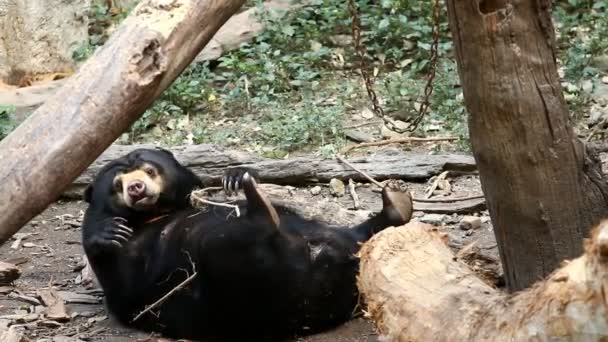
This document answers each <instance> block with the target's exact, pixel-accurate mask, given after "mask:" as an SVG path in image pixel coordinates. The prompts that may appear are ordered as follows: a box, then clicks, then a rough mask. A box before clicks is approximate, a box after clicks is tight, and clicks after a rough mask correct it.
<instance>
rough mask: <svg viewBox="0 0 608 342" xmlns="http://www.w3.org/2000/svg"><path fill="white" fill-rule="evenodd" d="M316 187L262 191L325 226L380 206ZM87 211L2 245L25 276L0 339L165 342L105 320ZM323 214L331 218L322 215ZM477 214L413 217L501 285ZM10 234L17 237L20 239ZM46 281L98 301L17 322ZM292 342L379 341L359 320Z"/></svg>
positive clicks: (65, 214)
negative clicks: (471, 222) (86, 264)
mask: <svg viewBox="0 0 608 342" xmlns="http://www.w3.org/2000/svg"><path fill="white" fill-rule="evenodd" d="M448 179H449V177H448ZM450 183H451V186H452V193H451V194H450V196H454V197H461V196H466V195H468V194H472V193H480V192H481V191H480V185H479V180H478V178H477V176H475V175H469V176H459V177H457V178H455V179H450ZM429 184H430V181H429V182H428V183H427V184H420V183H418V184H416V183H413V184H408V186H409V188H410V190H411V191H412V192H413V194H414V196H415V197H422V195H423V192H424V190H425V188H426V187H427V186H428V185H429ZM319 186H320V187H321V192H320V193H319V194H316V195H313V192H314V191H311V188H293V187H284V186H277V185H267V184H266V185H264V189H265V191H266V192H267V193H268V194H269V196H270V197H271V198H272V199H273V200H281V199H288V201H287V205H291V206H293V207H296V208H298V209H299V210H300V211H301V212H302V213H303V214H305V215H309V216H315V217H317V218H325V219H327V220H326V221H327V222H328V223H330V224H348V225H351V224H355V223H358V222H360V221H362V220H364V219H365V217H367V216H368V215H369V213H371V212H376V211H378V210H379V209H380V208H381V201H380V198H379V194H378V189H376V188H375V187H374V186H370V185H360V186H358V187H357V190H356V191H357V194H358V195H359V197H360V202H361V209H359V210H353V199H352V197H351V196H350V195H349V194H348V192H347V193H346V194H345V195H344V196H342V197H335V196H333V195H331V194H330V189H329V187H328V186H327V185H322V184H320V185H319ZM311 203H312V205H311ZM304 204H306V206H304ZM85 210H86V203H83V202H82V201H59V202H56V203H55V204H53V205H51V206H50V207H49V208H48V209H47V210H46V211H45V212H43V213H42V214H41V215H39V216H38V217H36V218H35V219H34V220H32V221H31V222H30V223H29V224H27V226H25V227H24V228H23V229H22V230H21V231H20V232H19V233H20V234H26V238H24V239H22V240H21V242H20V243H19V245H18V246H16V245H15V244H16V242H15V241H16V240H15V239H13V240H12V241H10V242H8V243H6V244H5V245H3V246H2V247H0V260H2V261H6V262H10V263H14V264H18V265H19V267H20V269H21V270H22V275H21V277H20V278H19V279H18V280H17V281H15V283H14V287H8V288H7V287H4V288H0V294H1V295H0V334H1V332H2V330H3V329H5V328H6V326H8V325H14V324H23V326H24V329H23V334H24V335H25V336H26V337H28V338H30V339H31V340H34V341H53V342H54V341H64V342H65V341H78V340H86V341H134V340H137V341H167V339H164V338H162V337H159V336H154V335H150V334H146V333H140V332H136V331H133V330H131V329H128V328H124V327H121V326H119V325H118V324H117V323H116V322H115V321H113V320H112V319H111V318H108V316H107V313H106V312H105V310H104V307H103V305H102V304H101V291H99V290H98V289H94V288H92V287H94V285H92V284H88V285H86V284H84V283H83V281H82V278H83V277H82V275H81V269H82V268H83V261H82V260H83V258H82V257H83V250H82V246H81V242H80V234H81V232H80V224H81V222H82V216H83V213H84V211H85ZM328 212H330V213H332V215H327V214H326V213H328ZM324 213H325V215H324ZM478 215H480V216H481V221H482V225H481V227H479V228H477V229H469V230H462V229H460V228H459V222H460V220H461V216H458V215H425V213H422V212H415V213H414V220H435V221H436V220H440V222H435V224H437V225H441V226H442V229H444V230H445V232H446V233H447V234H448V236H449V245H450V246H451V247H452V248H453V249H454V251H455V252H457V251H458V250H460V249H461V248H462V247H464V246H467V245H470V244H471V243H472V242H475V246H476V247H478V248H477V251H478V253H479V254H480V258H478V259H480V260H482V259H483V260H486V259H489V260H491V262H490V265H485V266H484V267H485V270H486V271H488V270H489V269H492V271H491V272H490V273H492V272H493V273H492V274H494V276H495V277H494V278H495V279H492V280H491V281H493V282H499V279H500V272H501V271H500V266H499V262H498V254H497V249H496V243H495V241H494V236H493V233H492V228H491V225H490V223H489V218H488V217H487V213H483V212H482V213H478ZM15 237H16V238H18V237H19V235H16V236H15ZM12 245H14V246H12ZM13 247H15V248H13ZM49 284H51V285H52V287H53V288H54V289H55V290H56V291H58V292H60V293H65V292H67V293H68V294H72V295H74V294H87V295H89V296H93V297H88V298H89V299H90V298H93V299H98V300H99V302H98V303H96V304H79V303H71V302H70V301H69V300H68V301H66V307H67V312H68V314H69V315H70V317H71V318H70V319H69V320H68V321H67V322H62V323H56V322H49V321H48V320H45V319H43V316H38V317H37V318H36V316H34V317H35V318H34V319H31V318H30V319H31V321H30V322H21V321H19V319H16V318H19V315H21V319H26V318H25V317H27V316H28V314H31V313H36V312H43V310H44V309H43V308H42V307H40V306H38V305H35V304H31V303H30V302H28V300H27V299H23V297H21V298H17V297H18V296H20V295H21V296H22V295H25V296H30V297H36V291H37V290H40V289H44V288H48V286H49ZM9 315H10V316H9ZM15 315H17V316H15ZM30 316H31V315H30ZM297 341H309V342H324V341H336V342H340V341H344V342H350V341H352V342H364V341H378V339H377V334H376V333H375V330H374V327H373V325H372V323H371V322H370V321H368V320H367V319H365V318H363V317H359V318H356V319H353V320H352V321H350V322H348V323H346V324H344V325H342V326H341V327H339V328H337V329H334V330H333V331H328V332H325V333H322V334H318V335H313V336H307V337H302V338H299V339H297Z"/></svg>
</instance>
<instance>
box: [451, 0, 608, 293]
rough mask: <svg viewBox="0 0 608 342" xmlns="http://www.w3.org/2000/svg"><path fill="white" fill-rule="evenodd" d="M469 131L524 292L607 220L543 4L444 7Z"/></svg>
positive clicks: (473, 2) (496, 0)
mask: <svg viewBox="0 0 608 342" xmlns="http://www.w3.org/2000/svg"><path fill="white" fill-rule="evenodd" d="M447 4H448V13H449V21H450V27H451V31H452V35H453V37H454V42H455V52H456V60H457V62H458V70H459V73H460V79H461V81H462V85H463V90H464V98H465V103H466V106H467V109H468V111H469V113H470V115H469V132H470V139H471V144H472V147H473V152H474V155H475V160H476V162H477V165H478V168H479V174H480V178H481V184H482V188H483V192H484V194H485V195H486V199H487V204H488V209H489V211H490V215H491V217H492V223H493V225H494V229H495V234H496V240H497V241H498V247H499V251H500V256H501V259H502V263H503V267H504V269H505V275H506V281H507V285H508V287H509V288H510V289H512V290H519V289H523V288H525V287H527V286H529V285H530V284H531V283H532V282H534V281H536V280H537V279H540V278H541V277H543V276H545V275H547V274H549V273H550V272H551V271H553V270H554V269H555V267H557V266H558V264H559V262H560V261H561V260H563V259H565V258H571V257H573V256H575V255H579V254H580V251H581V247H580V241H582V238H583V236H585V234H586V233H587V232H588V230H587V228H588V227H591V226H593V225H594V224H595V223H597V222H598V221H599V219H600V218H601V217H603V216H604V215H606V214H607V213H608V204H607V201H606V199H607V198H608V186H607V184H606V182H605V181H604V180H603V179H602V176H601V173H600V169H599V167H598V165H597V163H596V161H595V160H594V159H593V158H592V156H590V155H589V154H588V153H587V151H586V149H585V147H584V145H583V144H582V142H580V141H579V140H578V139H577V137H576V135H575V134H574V132H573V130H572V128H571V126H570V124H569V122H568V110H567V107H566V104H565V102H564V98H563V96H562V89H561V86H560V82H559V77H558V74H557V68H556V61H555V55H554V50H553V48H554V32H553V25H552V22H551V13H550V7H551V2H550V1H549V0H530V1H509V0H482V1H479V0H460V1H457V0H448V1H447Z"/></svg>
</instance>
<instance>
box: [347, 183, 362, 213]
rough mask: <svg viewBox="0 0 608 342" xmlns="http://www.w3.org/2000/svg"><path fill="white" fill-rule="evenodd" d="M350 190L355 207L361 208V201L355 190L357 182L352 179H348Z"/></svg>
mask: <svg viewBox="0 0 608 342" xmlns="http://www.w3.org/2000/svg"><path fill="white" fill-rule="evenodd" d="M348 192H350V196H351V197H352V198H353V202H355V204H354V208H355V209H359V208H360V207H361V203H360V202H359V195H357V192H356V191H355V182H353V180H352V179H350V178H349V179H348Z"/></svg>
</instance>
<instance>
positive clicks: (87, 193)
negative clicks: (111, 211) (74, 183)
mask: <svg viewBox="0 0 608 342" xmlns="http://www.w3.org/2000/svg"><path fill="white" fill-rule="evenodd" d="M83 195H84V200H85V201H86V202H87V203H91V196H93V185H92V184H89V185H88V186H87V188H86V189H84V194H83Z"/></svg>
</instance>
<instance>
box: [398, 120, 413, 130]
mask: <svg viewBox="0 0 608 342" xmlns="http://www.w3.org/2000/svg"><path fill="white" fill-rule="evenodd" d="M394 123H395V127H396V128H397V129H400V130H406V129H407V128H408V127H409V126H410V124H409V123H407V122H405V121H401V120H395V121H394Z"/></svg>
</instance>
